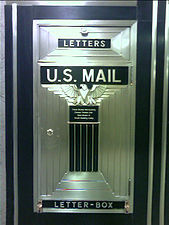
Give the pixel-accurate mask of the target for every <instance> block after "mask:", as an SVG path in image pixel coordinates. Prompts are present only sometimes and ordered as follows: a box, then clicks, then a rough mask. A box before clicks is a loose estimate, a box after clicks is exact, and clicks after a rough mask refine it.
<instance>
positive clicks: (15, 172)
mask: <svg viewBox="0 0 169 225" xmlns="http://www.w3.org/2000/svg"><path fill="white" fill-rule="evenodd" d="M12 35H13V148H14V150H13V152H14V170H13V175H14V224H15V225H17V224H18V119H17V118H18V113H17V4H15V3H13V4H12Z"/></svg>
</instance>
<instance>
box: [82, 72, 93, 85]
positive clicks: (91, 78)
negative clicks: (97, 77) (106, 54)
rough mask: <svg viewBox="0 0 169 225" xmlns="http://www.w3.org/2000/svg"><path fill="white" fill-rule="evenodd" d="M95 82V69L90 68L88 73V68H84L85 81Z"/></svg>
mask: <svg viewBox="0 0 169 225" xmlns="http://www.w3.org/2000/svg"><path fill="white" fill-rule="evenodd" d="M86 81H87V82H94V69H90V72H89V74H88V72H87V69H83V82H86Z"/></svg>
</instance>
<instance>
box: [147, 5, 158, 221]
mask: <svg viewBox="0 0 169 225" xmlns="http://www.w3.org/2000/svg"><path fill="white" fill-rule="evenodd" d="M157 11H158V1H154V2H153V15H152V57H151V86H150V131H149V171H148V200H147V224H149V225H151V223H152V195H153V192H152V191H153V167H154V126H155V85H156V45H157Z"/></svg>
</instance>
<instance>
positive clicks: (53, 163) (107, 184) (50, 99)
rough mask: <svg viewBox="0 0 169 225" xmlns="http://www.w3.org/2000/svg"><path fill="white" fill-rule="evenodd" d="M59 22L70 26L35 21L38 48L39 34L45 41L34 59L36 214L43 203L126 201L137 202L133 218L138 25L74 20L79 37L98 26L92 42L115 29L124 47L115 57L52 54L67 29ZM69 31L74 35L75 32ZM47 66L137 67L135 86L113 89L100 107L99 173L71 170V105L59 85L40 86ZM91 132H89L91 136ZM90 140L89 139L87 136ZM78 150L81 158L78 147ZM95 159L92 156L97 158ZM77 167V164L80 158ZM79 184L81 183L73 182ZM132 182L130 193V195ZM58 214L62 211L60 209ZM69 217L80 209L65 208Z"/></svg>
mask: <svg viewBox="0 0 169 225" xmlns="http://www.w3.org/2000/svg"><path fill="white" fill-rule="evenodd" d="M48 22H49V23H48ZM57 22H58V26H63V25H64V23H65V21H34V29H35V30H36V32H35V33H36V35H34V43H37V41H38V40H39V35H40V36H43V37H42V38H40V40H41V41H40V42H39V46H38V45H37V46H34V47H35V49H34V54H35V55H36V56H37V57H36V58H34V60H35V61H34V79H35V88H34V95H35V97H36V98H35V100H36V101H35V102H34V107H35V108H34V114H35V115H36V116H35V117H34V131H35V139H34V141H35V146H34V148H35V150H34V151H35V154H34V156H35V157H34V171H35V172H34V185H35V191H34V209H35V207H36V204H37V202H38V200H40V199H71V198H72V199H79V200H83V199H85V200H86V199H89V200H91V199H100V200H101V199H103V200H110V199H112V200H114V199H115V200H116V199H120V200H129V201H130V202H131V203H130V204H131V209H130V213H131V212H132V211H133V195H134V194H133V191H134V182H133V181H134V130H135V87H136V82H135V76H136V75H135V70H136V30H137V25H136V24H133V25H132V26H131V27H130V26H129V24H130V23H131V21H128V22H125V24H128V26H127V27H126V28H124V27H123V28H122V27H117V26H116V27H113V24H114V22H112V23H111V21H104V22H103V21H93V22H92V21H90V22H89V21H70V24H69V26H73V28H75V29H74V30H75V31H76V30H77V31H78V32H79V30H80V29H79V27H78V26H80V24H81V25H82V24H87V25H88V26H89V24H90V25H92V23H94V24H95V26H96V27H94V28H91V31H92V32H93V33H92V32H91V34H90V35H91V36H90V38H93V37H94V36H92V35H94V34H97V35H98V37H101V38H103V37H107V36H106V35H109V32H108V31H109V29H110V30H111V32H110V33H113V32H112V30H114V31H115V35H114V37H115V43H117V42H120V43H121V42H122V43H121V44H120V48H118V45H116V47H117V48H116V49H115V47H113V48H114V50H113V51H112V50H110V51H109V53H107V52H108V51H98V50H97V51H93V50H92V51H90V50H85V51H84V50H80V49H79V50H78V51H69V50H68V51H67V50H63V49H62V50H58V49H57V50H56V51H53V50H51V49H52V48H57V45H56V43H55V41H53V44H51V47H50V48H49V46H48V45H49V42H50V41H49V40H51V41H52V40H53V37H54V36H53V34H54V30H56V31H58V30H60V32H61V34H60V35H61V37H62V35H63V29H61V27H56V25H57ZM132 23H133V22H132ZM52 24H53V25H52ZM118 24H119V23H117V25H118ZM103 25H104V26H105V27H104V28H102V27H100V26H103ZM130 25H131V24H130ZM45 26H46V27H45ZM50 26H52V27H50ZM64 26H65V25H64ZM76 26H77V27H76ZM97 26H98V27H97ZM123 26H124V24H123ZM58 28H59V29H58ZM89 28H90V27H89ZM65 29H66V28H65ZM67 29H68V30H69V32H70V27H68V28H67ZM104 29H105V30H104ZM99 31H100V32H99ZM69 32H68V33H69ZM106 32H108V33H106ZM79 35H80V34H79ZM51 36H52V37H51ZM124 40H125V41H124ZM46 42H47V43H48V45H47V46H45V44H44V43H46ZM39 49H40V50H39ZM51 51H52V53H51ZM39 52H40V54H39ZM58 52H59V53H58ZM82 52H83V54H82V55H81V54H80V53H82ZM91 52H92V53H91ZM112 52H113V54H114V55H113V54H112ZM45 54H46V55H45ZM44 56H45V57H44ZM37 62H38V64H37ZM41 65H62V66H64V65H79V66H80V65H84V66H87V65H94V66H101V65H103V66H113V65H116V66H129V68H130V67H131V66H132V70H131V68H130V70H129V71H130V72H129V80H131V73H133V76H132V85H130V83H129V85H126V86H109V87H108V88H107V90H106V93H105V95H104V96H103V97H102V98H101V99H100V103H98V104H100V112H99V113H100V125H99V126H100V131H99V172H90V173H88V172H83V173H82V172H78V173H76V172H69V171H68V168H69V153H68V146H69V143H68V142H69V141H68V140H69V138H68V126H69V125H68V123H67V121H68V105H67V102H66V100H65V98H64V97H60V96H58V95H56V94H55V93H54V86H52V88H51V86H50V85H43V86H41V85H40V75H39V74H40V71H39V68H40V66H41ZM37 89H38V93H37ZM74 126H75V125H74ZM80 126H81V125H80ZM92 126H93V125H92ZM48 129H52V130H53V131H54V134H53V135H52V136H48V135H47V133H46V131H47V130H48ZM87 130H88V129H86V132H88V131H87ZM87 136H88V134H86V137H87ZM74 143H75V141H74ZM87 147H88V146H86V149H87ZM92 149H93V146H92ZM74 150H75V153H76V146H75V148H74ZM80 154H81V153H80ZM93 154H94V153H93V152H92V157H93ZM86 157H87V155H86ZM37 162H38V163H37ZM74 162H76V154H75V158H74ZM86 162H87V160H86ZM37 164H38V165H37ZM74 164H75V163H74ZM86 166H87V165H86ZM64 174H65V175H64ZM37 177H38V180H37ZM77 179H79V180H80V181H79V182H74V181H73V180H77ZM129 179H130V192H129V190H128V189H129V185H128V181H129ZM84 180H85V181H84ZM87 180H90V181H87ZM98 180H100V182H98ZM65 189H66V190H65ZM72 189H73V190H72ZM82 189H83V190H82ZM129 193H130V196H129ZM44 211H45V212H53V209H44ZM54 211H55V212H60V211H58V210H57V209H56V210H54ZM62 212H63V211H62ZM64 212H79V211H78V209H77V210H75V211H74V210H73V211H72V210H66V209H65V210H64ZM85 212H86V210H85ZM96 212H98V211H96ZM99 212H100V211H99ZM103 212H105V211H103ZM112 212H117V213H119V212H120V213H122V212H124V210H117V209H114V210H112Z"/></svg>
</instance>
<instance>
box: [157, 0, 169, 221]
mask: <svg viewBox="0 0 169 225" xmlns="http://www.w3.org/2000/svg"><path fill="white" fill-rule="evenodd" d="M168 42H169V2H168V1H166V18H165V55H164V60H165V62H164V83H163V87H164V89H163V121H162V146H161V148H162V153H161V154H162V155H161V185H160V207H159V208H160V212H159V215H160V219H159V224H160V225H164V224H165V221H164V219H165V215H164V210H165V191H166V190H165V185H166V165H167V161H166V155H167V117H168V116H167V111H168V82H169V81H168V78H169V45H168Z"/></svg>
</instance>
